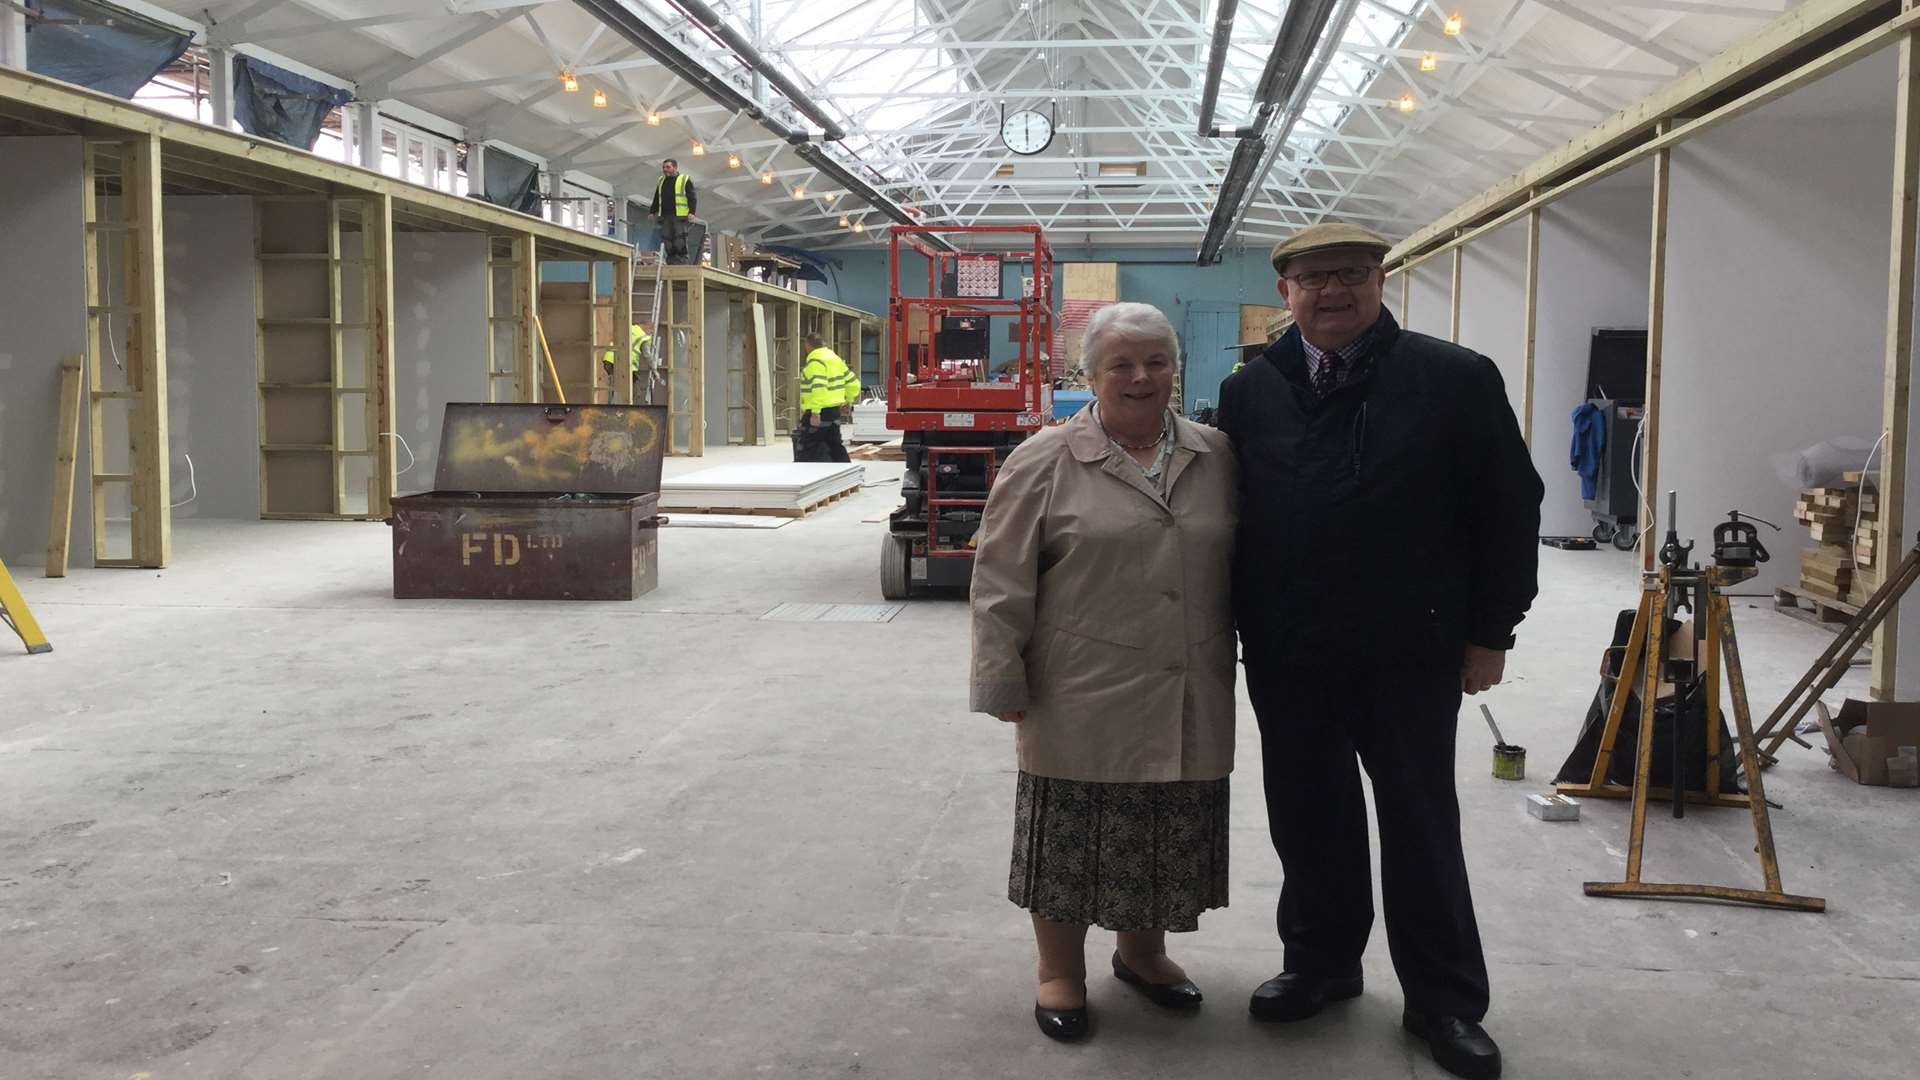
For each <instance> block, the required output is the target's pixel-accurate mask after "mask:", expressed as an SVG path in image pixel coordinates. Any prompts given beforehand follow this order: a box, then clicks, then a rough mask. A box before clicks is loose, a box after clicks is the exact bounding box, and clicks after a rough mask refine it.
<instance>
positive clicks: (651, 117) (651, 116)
mask: <svg viewBox="0 0 1920 1080" xmlns="http://www.w3.org/2000/svg"><path fill="white" fill-rule="evenodd" d="M647 126H648V127H659V126H660V114H659V113H657V112H649V113H647Z"/></svg>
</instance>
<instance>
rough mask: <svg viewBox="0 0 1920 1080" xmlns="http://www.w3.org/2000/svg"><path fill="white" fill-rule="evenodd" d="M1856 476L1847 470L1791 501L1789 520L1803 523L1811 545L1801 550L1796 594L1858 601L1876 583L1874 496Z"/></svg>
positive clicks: (1876, 501)
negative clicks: (1832, 482) (1835, 481)
mask: <svg viewBox="0 0 1920 1080" xmlns="http://www.w3.org/2000/svg"><path fill="white" fill-rule="evenodd" d="M1860 480H1861V477H1860V474H1858V473H1847V474H1846V475H1845V477H1843V479H1842V481H1841V483H1840V484H1838V485H1834V486H1829V487H1816V488H1808V489H1806V490H1805V491H1803V492H1801V493H1800V498H1799V501H1797V502H1795V503H1794V506H1793V517H1794V520H1795V521H1798V522H1800V523H1801V524H1803V525H1805V526H1806V527H1807V533H1808V535H1809V536H1811V537H1812V539H1813V543H1814V546H1812V547H1810V548H1807V549H1806V550H1804V551H1802V552H1801V553H1800V588H1799V591H1800V592H1802V593H1805V594H1807V595H1809V596H1817V597H1821V598H1823V599H1826V600H1831V601H1838V602H1841V603H1854V604H1858V603H1859V602H1860V601H1861V600H1864V599H1865V598H1866V597H1867V596H1868V595H1870V594H1871V593H1872V591H1873V590H1874V589H1875V588H1877V587H1879V583H1880V582H1879V572H1878V568H1877V567H1876V566H1875V565H1874V554H1873V545H1874V543H1875V541H1876V540H1877V539H1878V535H1879V534H1878V529H1879V512H1880V506H1879V495H1878V493H1877V492H1876V491H1875V490H1874V489H1873V488H1872V487H1864V488H1863V487H1862V486H1861V483H1860ZM1863 552H1864V556H1863V554H1862V553H1863ZM1863 586H1864V591H1862V587H1863Z"/></svg>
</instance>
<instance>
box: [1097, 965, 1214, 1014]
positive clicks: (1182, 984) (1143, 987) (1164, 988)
mask: <svg viewBox="0 0 1920 1080" xmlns="http://www.w3.org/2000/svg"><path fill="white" fill-rule="evenodd" d="M1113 976H1114V978H1116V979H1119V980H1120V981H1121V982H1123V983H1126V984H1127V985H1129V986H1133V987H1137V988H1138V989H1139V990H1140V992H1141V993H1143V994H1145V995H1147V1000H1148V1001H1151V1002H1153V1003H1154V1004H1155V1005H1158V1006H1160V1007H1161V1008H1163V1009H1197V1008H1199V1007H1200V1002H1201V1000H1202V998H1203V995H1202V994H1201V993H1200V988H1199V987H1197V986H1195V985H1193V980H1192V979H1181V980H1180V981H1179V982H1177V983H1153V982H1148V981H1147V980H1145V979H1143V978H1141V977H1140V976H1139V975H1138V974H1136V973H1135V972H1134V970H1133V969H1132V968H1130V967H1128V966H1127V965H1126V962H1125V961H1123V960H1121V959H1120V954H1119V953H1118V952H1115V953H1114V954H1113Z"/></svg>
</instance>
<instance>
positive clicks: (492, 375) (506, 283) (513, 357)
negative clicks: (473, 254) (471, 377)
mask: <svg viewBox="0 0 1920 1080" xmlns="http://www.w3.org/2000/svg"><path fill="white" fill-rule="evenodd" d="M534 274H535V269H534V264H533V238H532V237H530V236H524V235H523V236H493V237H489V238H488V239H487V400H488V401H531V400H533V399H532V398H531V397H529V396H528V395H529V394H531V393H532V389H531V387H532V382H531V380H530V375H531V373H532V371H533V355H534V351H535V350H536V349H537V348H538V346H537V345H536V344H535V342H534V330H533V279H534Z"/></svg>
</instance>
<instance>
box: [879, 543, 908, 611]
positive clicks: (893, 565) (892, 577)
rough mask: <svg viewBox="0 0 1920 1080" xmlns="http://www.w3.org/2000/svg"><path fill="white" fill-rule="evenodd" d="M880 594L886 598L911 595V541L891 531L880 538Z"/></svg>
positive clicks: (891, 598)
mask: <svg viewBox="0 0 1920 1080" xmlns="http://www.w3.org/2000/svg"><path fill="white" fill-rule="evenodd" d="M880 595H881V596H883V597H885V598H886V599H888V600H908V599H911V598H912V597H913V541H911V540H903V539H901V538H900V537H897V536H894V535H892V534H891V533H889V534H887V535H885V536H882V537H881V538H880Z"/></svg>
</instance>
